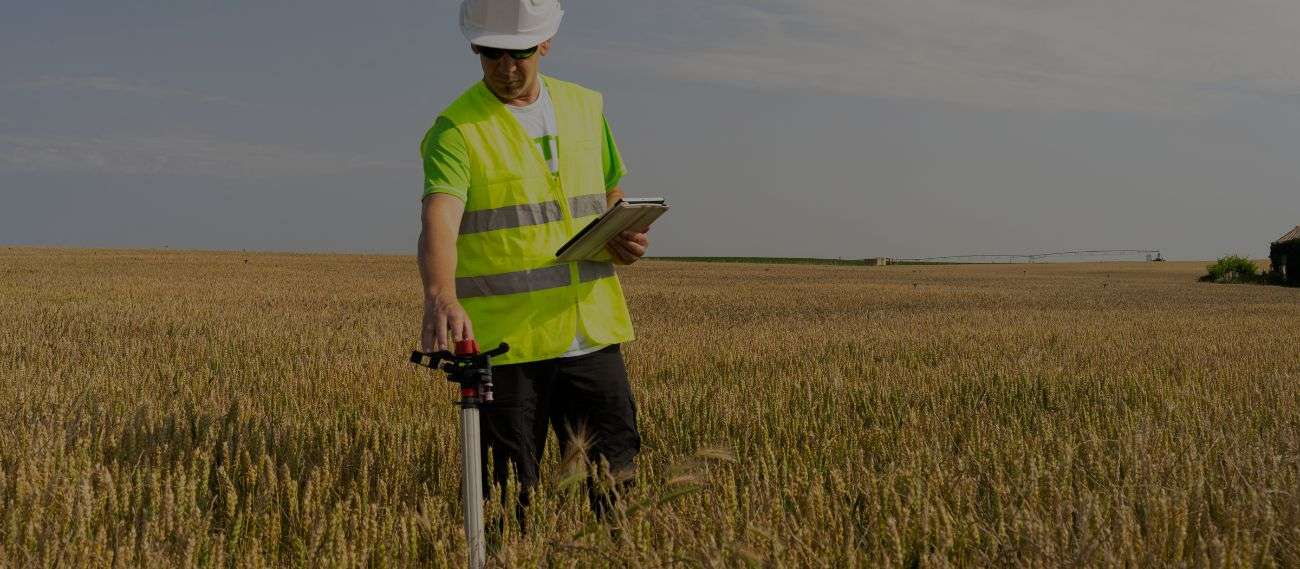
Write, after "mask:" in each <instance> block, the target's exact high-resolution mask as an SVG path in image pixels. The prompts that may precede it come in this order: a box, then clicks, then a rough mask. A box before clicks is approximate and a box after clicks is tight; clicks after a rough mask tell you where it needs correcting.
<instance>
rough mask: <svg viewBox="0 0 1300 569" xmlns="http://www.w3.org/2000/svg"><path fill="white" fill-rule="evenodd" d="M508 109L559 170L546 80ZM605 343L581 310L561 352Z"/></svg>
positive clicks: (578, 353) (588, 349) (581, 350)
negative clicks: (592, 335) (590, 334)
mask: <svg viewBox="0 0 1300 569" xmlns="http://www.w3.org/2000/svg"><path fill="white" fill-rule="evenodd" d="M506 108H507V109H510V114H512V115H514V116H515V119H517V120H518V121H519V124H520V126H522V127H524V132H527V133H528V136H529V137H530V138H532V139H533V143H534V144H536V145H537V148H538V149H539V150H541V151H542V158H545V159H546V163H547V165H549V166H550V167H551V173H556V172H559V171H560V137H559V128H557V127H556V122H555V106H554V105H552V104H551V94H550V93H548V92H547V91H546V84H545V83H543V84H542V92H541V94H539V95H538V96H537V100H536V101H533V102H532V103H531V104H529V105H528V106H526V107H516V106H514V105H506ZM606 345H607V344H598V343H596V342H593V341H591V340H590V339H589V338H587V334H586V331H585V330H584V329H583V326H582V313H581V312H579V313H578V332H577V335H576V336H575V337H574V338H573V343H572V344H570V345H569V350H568V351H566V352H564V353H563V354H560V357H562V358H571V357H574V356H581V355H584V354H590V353H592V352H595V351H597V350H600V349H601V348H604V347H605V346H606Z"/></svg>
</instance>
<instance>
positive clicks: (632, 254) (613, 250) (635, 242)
mask: <svg viewBox="0 0 1300 569" xmlns="http://www.w3.org/2000/svg"><path fill="white" fill-rule="evenodd" d="M649 231H650V228H649V227H642V228H641V229H639V230H636V231H624V232H622V233H619V234H618V235H615V236H614V238H613V239H610V240H609V243H606V244H605V249H606V250H608V251H609V253H610V254H611V255H613V256H614V264H617V265H631V264H632V263H635V262H637V260H638V259H640V258H641V257H642V256H644V255H645V251H646V249H647V248H649V247H650V238H649V237H646V233H648V232H649Z"/></svg>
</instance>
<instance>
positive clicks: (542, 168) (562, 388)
mask: <svg viewBox="0 0 1300 569" xmlns="http://www.w3.org/2000/svg"><path fill="white" fill-rule="evenodd" d="M563 14H564V12H563V11H562V10H561V9H560V5H559V3H558V2H557V1H556V0H464V2H463V3H462V5H461V11H460V25H461V30H462V31H463V32H464V34H465V36H466V38H467V39H468V40H469V43H470V50H471V51H472V52H473V53H474V54H476V55H477V56H478V58H479V63H480V64H481V65H482V68H483V79H482V81H480V82H477V83H475V84H474V85H473V86H472V87H470V88H469V89H468V90H467V91H465V92H464V94H462V95H461V96H460V97H459V98H457V99H456V100H455V101H454V102H453V103H452V104H451V105H450V106H448V107H447V108H446V109H445V110H444V111H443V112H442V113H441V114H440V115H439V116H438V118H437V120H436V121H435V122H434V124H433V127H432V128H431V129H430V130H429V131H428V134H427V135H425V138H424V141H423V143H422V144H421V154H422V156H423V159H424V172H425V180H424V208H423V214H422V231H421V233H420V240H419V264H420V274H421V277H422V278H423V281H424V325H423V330H422V334H421V346H422V348H423V349H424V350H425V351H431V350H434V349H440V350H441V349H447V347H448V344H449V342H450V341H459V340H462V339H471V338H472V339H475V340H477V341H478V343H479V345H481V346H483V347H484V349H490V348H493V347H496V346H497V344H499V343H500V342H506V343H508V344H510V352H509V353H507V354H506V355H505V356H503V357H501V358H499V359H498V360H496V361H495V363H496V364H497V365H495V366H494V379H495V383H496V386H495V387H496V402H495V403H494V404H492V405H489V406H487V407H486V408H485V409H484V410H483V411H482V414H481V432H482V434H483V438H484V447H485V448H484V453H483V454H484V460H485V461H486V459H487V456H488V452H489V450H490V451H491V453H492V457H493V459H494V469H493V471H492V473H491V475H492V477H493V479H494V480H495V481H496V483H497V484H502V483H504V481H505V479H506V478H507V476H508V473H509V469H510V468H513V469H514V470H515V471H516V475H517V477H518V482H519V484H520V488H521V492H520V502H521V504H527V500H528V490H529V489H531V488H532V487H534V486H535V485H536V484H537V483H538V462H539V460H540V458H541V455H542V450H543V448H544V447H545V443H546V436H547V431H548V425H550V426H554V427H555V429H556V432H557V435H558V437H559V440H560V445H561V449H562V451H564V452H567V450H568V448H569V447H570V446H571V445H573V444H575V440H576V437H577V436H581V437H582V441H583V442H582V444H583V445H584V447H585V448H586V449H587V451H588V458H589V459H591V460H592V461H594V462H595V463H596V464H604V465H607V468H608V471H607V472H608V473H609V474H610V475H612V476H613V477H614V478H615V479H616V480H619V479H622V480H627V479H630V478H631V471H632V468H633V466H634V465H633V459H634V457H635V456H636V454H637V452H638V451H639V449H640V447H641V438H640V435H639V434H638V432H637V428H636V409H635V403H634V401H633V398H632V392H631V390H630V388H629V386H628V380H627V371H626V368H625V367H624V364H623V358H622V355H621V353H620V351H619V350H620V347H619V346H620V344H622V343H623V342H627V341H630V340H632V339H633V333H632V324H631V320H630V317H629V316H628V312H627V306H626V304H625V301H624V298H623V291H622V288H621V287H620V285H619V281H618V277H617V276H616V275H615V274H614V268H613V263H619V264H630V263H633V262H635V261H636V260H637V259H639V258H640V257H641V256H642V255H644V254H645V251H646V247H647V246H648V245H649V241H648V239H647V238H646V235H645V233H646V231H647V230H648V228H643V229H641V230H639V231H635V232H626V233H624V234H622V235H619V236H618V237H616V238H615V239H613V240H612V241H611V242H610V243H609V244H608V245H607V247H606V252H605V253H604V254H603V258H601V259H594V260H590V261H584V262H578V263H557V262H556V261H555V251H556V250H557V249H559V247H560V246H561V245H562V244H564V242H565V241H567V240H568V239H569V238H570V237H572V236H573V235H574V234H575V233H577V231H578V230H579V229H581V228H582V227H583V226H584V225H586V224H587V223H588V222H590V221H591V220H592V219H595V218H596V216H598V215H599V214H600V213H602V212H603V211H604V210H605V209H606V208H608V207H609V206H610V205H612V204H613V203H615V202H616V201H617V200H618V199H619V198H621V197H622V196H623V192H622V191H621V190H620V189H619V186H618V184H619V180H620V178H621V177H622V176H623V174H624V173H625V172H626V169H625V168H624V166H623V161H622V158H621V157H620V156H619V153H618V148H617V146H615V144H614V138H613V136H612V135H611V133H610V131H609V126H608V124H607V123H606V122H605V118H604V112H603V107H602V105H603V103H602V99H601V96H600V95H599V94H598V93H596V92H594V91H590V90H588V89H585V88H583V87H580V86H578V85H575V84H572V83H567V82H564V81H559V80H557V79H553V78H550V77H545V76H543V75H540V74H539V73H538V68H539V66H540V64H541V61H542V59H543V58H545V57H546V56H547V54H548V52H549V51H550V47H551V38H552V37H553V36H554V35H555V33H556V31H557V30H558V29H559V25H560V20H561V18H562V16H563ZM485 470H486V469H485ZM485 478H486V475H485ZM484 487H485V488H490V484H484ZM589 487H592V486H589ZM592 500H593V501H592V506H593V508H594V509H595V510H596V513H597V514H598V515H599V514H602V513H603V509H604V508H606V507H608V504H609V502H608V500H609V498H608V497H606V496H602V495H599V494H598V493H595V492H594V491H593V494H592Z"/></svg>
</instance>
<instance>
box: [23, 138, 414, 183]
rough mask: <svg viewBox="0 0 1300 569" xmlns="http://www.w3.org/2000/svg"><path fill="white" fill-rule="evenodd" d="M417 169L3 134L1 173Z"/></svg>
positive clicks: (159, 141) (251, 174) (236, 147)
mask: <svg viewBox="0 0 1300 569" xmlns="http://www.w3.org/2000/svg"><path fill="white" fill-rule="evenodd" d="M409 167H411V166H410V164H409V162H404V161H397V160H373V159H368V158H364V157H358V156H348V155H337V154H330V153H323V152H314V151H310V150H304V149H300V148H294V147H288V146H273V145H264V144H249V143H243V142H227V141H219V140H213V139H205V138H189V137H172V136H161V137H114V138H86V139H82V138H70V137H46V136H17V135H5V134H0V169H12V170H24V171H56V172H100V173H109V174H127V175H159V174H171V175H189V176H205V177H217V178H262V177H276V176H298V175H337V174H343V173H346V172H353V171H357V170H389V169H401V168H409Z"/></svg>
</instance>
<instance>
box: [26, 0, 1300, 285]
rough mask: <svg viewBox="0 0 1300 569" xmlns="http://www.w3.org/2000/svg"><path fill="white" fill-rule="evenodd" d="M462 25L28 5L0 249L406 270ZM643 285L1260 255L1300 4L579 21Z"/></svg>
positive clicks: (1292, 83) (652, 9)
mask: <svg viewBox="0 0 1300 569" xmlns="http://www.w3.org/2000/svg"><path fill="white" fill-rule="evenodd" d="M457 6H458V2H456V1H454V0H436V1H430V0H426V1H392V2H385V1H377V2H366V3H361V2H339V1H333V0H318V1H313V2H269V1H261V2H241V1H226V2H220V3H217V2H137V1H131V0H121V1H117V2H62V1H57V0H47V1H39V2H37V1H33V0H18V2H17V3H16V4H15V3H9V4H7V5H6V8H5V17H4V18H3V19H0V200H2V201H0V244H9V245H60V246H87V247H150V248H152V247H169V248H174V249H180V248H184V249H222V250H230V249H235V250H238V249H250V250H302V251H351V252H384V253H410V252H413V251H414V244H415V240H416V236H417V234H418V232H419V222H418V219H419V218H418V215H419V203H420V202H419V200H420V196H421V192H422V176H423V174H422V171H421V162H420V157H419V142H420V139H421V138H422V137H423V135H424V132H425V131H426V130H427V129H428V127H429V126H430V125H431V124H432V122H433V120H434V118H435V117H436V116H437V115H438V113H439V111H440V110H441V109H442V108H443V107H445V106H446V105H447V104H448V103H449V102H451V101H452V100H453V99H454V98H455V97H456V96H457V95H458V94H459V93H461V92H462V91H463V90H464V89H465V88H466V87H468V86H470V85H471V84H472V83H473V82H475V81H476V80H478V78H479V73H480V71H479V68H478V62H477V58H476V57H475V56H474V55H473V54H471V53H470V52H469V49H468V46H467V44H466V41H465V39H464V37H463V36H462V35H461V34H460V32H459V29H458V27H457V22H456V17H457V10H458V8H457ZM563 6H564V9H565V12H566V14H565V19H564V23H563V25H562V26H561V29H560V32H559V35H558V36H556V38H555V40H554V44H553V48H552V51H551V53H550V54H549V55H548V56H547V57H546V59H545V60H543V62H542V70H543V72H544V73H547V74H550V75H554V76H556V77H559V78H562V79H567V80H571V81H576V82H578V83H582V84H584V85H586V86H588V87H591V88H594V89H597V90H599V91H602V92H603V93H604V94H605V101H606V115H607V118H608V120H609V122H610V125H611V128H612V130H613V132H614V135H615V137H616V138H617V140H618V144H619V147H620V150H621V151H622V154H623V156H624V159H625V160H626V162H627V165H628V168H629V175H628V176H627V177H626V178H625V179H624V180H623V183H622V187H623V189H624V191H625V192H626V193H627V194H628V195H632V196H664V197H666V198H667V199H668V201H669V202H670V203H671V205H672V211H670V212H669V213H668V214H667V215H666V216H665V217H664V218H662V219H661V220H660V221H659V222H657V223H656V225H655V227H654V229H653V230H652V231H651V234H650V237H651V251H650V254H651V255H664V256H668V255H674V256H676V255H728V256H810V257H843V258H862V257H877V256H888V257H929V256H940V255H959V254H972V253H1033V252H1047V251H1060V250H1072V249H1160V250H1161V251H1163V252H1164V254H1165V255H1166V256H1167V257H1169V258H1171V259H1209V258H1214V257H1217V256H1220V255H1224V254H1230V253H1240V254H1246V255H1251V256H1256V257H1262V256H1266V255H1267V252H1268V243H1269V242H1270V241H1272V240H1274V239H1276V238H1277V237H1278V236H1280V235H1282V234H1283V233H1284V232H1286V231H1287V230H1289V229H1290V228H1292V227H1294V226H1296V225H1297V224H1300V3H1297V2H1294V1H1293V0H1234V1H1233V2H1223V1H1222V0H1141V1H1138V2H1134V1H1133V0H1091V1H1088V2H1080V1H1078V0H714V1H711V2H699V1H698V0H696V1H687V0H656V1H655V2H624V1H617V0H615V1H610V0H604V1H596V0H568V1H566V2H563Z"/></svg>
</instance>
